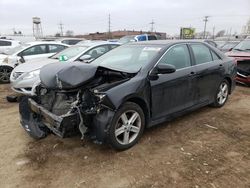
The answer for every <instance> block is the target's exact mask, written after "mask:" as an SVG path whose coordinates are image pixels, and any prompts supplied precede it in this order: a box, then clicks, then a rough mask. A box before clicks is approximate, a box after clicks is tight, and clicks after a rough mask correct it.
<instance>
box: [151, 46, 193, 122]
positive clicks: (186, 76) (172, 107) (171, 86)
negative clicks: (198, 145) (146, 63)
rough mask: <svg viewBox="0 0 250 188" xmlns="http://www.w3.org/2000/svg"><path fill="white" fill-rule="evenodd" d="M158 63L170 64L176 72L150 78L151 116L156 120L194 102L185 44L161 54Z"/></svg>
mask: <svg viewBox="0 0 250 188" xmlns="http://www.w3.org/2000/svg"><path fill="white" fill-rule="evenodd" d="M159 64H171V65H174V66H175V67H176V72H174V73H170V74H159V75H158V76H159V78H158V79H157V80H151V81H150V83H151V99H152V100H151V101H152V104H151V105H152V116H153V119H154V120H156V119H158V118H162V117H164V116H166V115H169V114H172V113H175V112H178V111H181V110H184V109H186V108H189V107H191V106H192V105H193V104H194V101H193V100H194V92H195V91H194V89H193V87H194V84H195V83H194V82H195V79H194V68H193V66H192V64H191V59H190V53H189V49H188V47H187V45H186V44H178V45H175V46H173V47H170V49H169V50H168V51H167V52H166V53H165V54H164V55H163V56H162V58H161V59H160V61H159Z"/></svg>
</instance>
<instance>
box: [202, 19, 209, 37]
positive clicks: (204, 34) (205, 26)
mask: <svg viewBox="0 0 250 188" xmlns="http://www.w3.org/2000/svg"><path fill="white" fill-rule="evenodd" d="M208 18H209V16H205V17H204V20H203V21H204V22H205V24H204V33H203V39H205V38H206V28H207V22H208Z"/></svg>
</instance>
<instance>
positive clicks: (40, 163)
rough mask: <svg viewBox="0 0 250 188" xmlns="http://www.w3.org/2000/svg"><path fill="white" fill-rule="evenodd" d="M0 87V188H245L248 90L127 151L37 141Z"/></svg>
mask: <svg viewBox="0 0 250 188" xmlns="http://www.w3.org/2000/svg"><path fill="white" fill-rule="evenodd" d="M9 93H10V89H9V85H0V117H1V119H0V127H1V131H0V151H1V153H0V187H4V188H5V187H25V188H26V187H28V188H29V187H31V188H33V187H62V188H64V187H67V188H68V187H70V188H73V187H88V188H92V187H97V188H99V187H100V188H106V187H107V188H110V187H115V188H116V187H122V188H123V187H125V188H126V187H129V188H131V187H136V188H144V187H146V188H147V187H171V188H174V187H182V188H185V187H194V188H199V187H200V188H201V187H202V188H203V187H208V188H219V187H220V188H221V187H225V188H229V187H233V188H236V187H250V155H249V153H250V88H247V87H240V86H238V87H237V88H236V90H235V91H234V93H233V95H232V96H230V98H229V100H228V102H227V104H226V105H225V106H224V107H223V108H220V109H216V108H210V107H204V108H202V109H200V110H198V111H196V112H193V113H190V114H188V115H185V116H183V117H180V118H178V119H175V120H173V121H171V122H169V123H165V124H162V125H159V126H157V127H155V128H151V129H148V130H146V132H145V133H144V136H143V137H142V139H141V141H140V142H139V143H138V144H137V145H136V146H135V147H133V148H131V149H130V150H127V151H124V152H116V151H114V150H112V149H111V148H109V147H108V146H105V145H95V144H93V143H91V142H89V141H85V142H83V143H82V142H81V141H80V138H79V137H73V138H66V139H61V138H59V137H56V136H54V135H50V136H48V137H47V138H45V139H42V140H39V141H35V140H33V139H32V138H30V137H29V136H28V135H27V134H26V133H25V132H24V130H23V129H22V128H21V126H20V123H19V114H18V104H17V103H8V102H6V100H5V96H6V95H7V94H9Z"/></svg>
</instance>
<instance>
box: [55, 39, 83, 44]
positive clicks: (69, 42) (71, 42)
mask: <svg viewBox="0 0 250 188" xmlns="http://www.w3.org/2000/svg"><path fill="white" fill-rule="evenodd" d="M84 40H85V39H80V38H63V39H59V41H61V43H63V44H68V45H75V44H77V43H79V42H81V41H84Z"/></svg>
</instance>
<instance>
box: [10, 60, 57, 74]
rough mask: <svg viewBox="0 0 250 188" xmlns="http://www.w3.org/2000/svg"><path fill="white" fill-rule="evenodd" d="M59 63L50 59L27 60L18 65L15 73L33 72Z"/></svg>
mask: <svg viewBox="0 0 250 188" xmlns="http://www.w3.org/2000/svg"><path fill="white" fill-rule="evenodd" d="M55 62H59V61H58V60H57V59H50V58H39V59H32V60H27V61H26V62H25V63H22V64H20V65H18V66H17V67H16V68H15V69H14V71H15V72H31V71H34V70H37V69H41V68H42V67H43V66H45V65H48V64H51V63H55Z"/></svg>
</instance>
